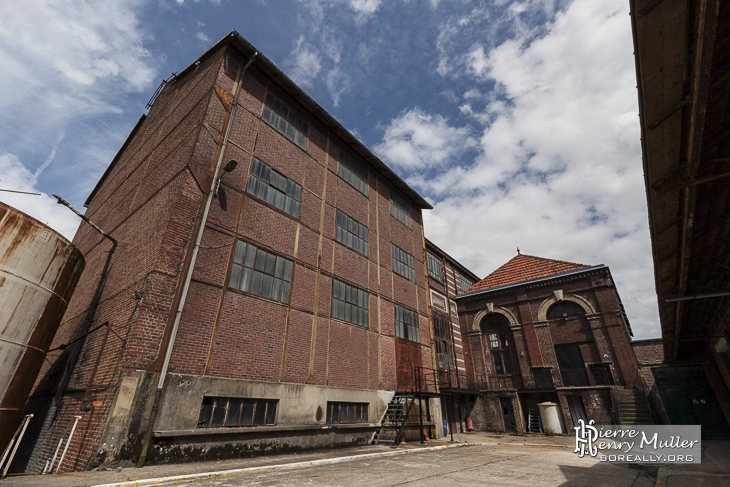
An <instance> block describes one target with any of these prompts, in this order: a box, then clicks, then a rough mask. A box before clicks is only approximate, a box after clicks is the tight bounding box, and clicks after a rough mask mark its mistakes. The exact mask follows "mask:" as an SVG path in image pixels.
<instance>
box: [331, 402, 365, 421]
mask: <svg viewBox="0 0 730 487" xmlns="http://www.w3.org/2000/svg"><path fill="white" fill-rule="evenodd" d="M327 422H328V423H367V422H368V403H366V402H334V401H327Z"/></svg>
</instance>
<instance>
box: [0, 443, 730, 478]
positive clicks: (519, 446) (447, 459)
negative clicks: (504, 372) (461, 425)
mask: <svg viewBox="0 0 730 487" xmlns="http://www.w3.org/2000/svg"><path fill="white" fill-rule="evenodd" d="M455 440H457V442H455V443H451V442H447V441H443V440H438V441H430V442H429V444H428V445H425V446H422V445H419V444H417V443H408V444H402V445H401V446H399V447H398V448H397V449H393V448H389V447H386V446H377V445H367V446H362V447H354V448H344V449H337V450H321V451H315V452H302V453H298V454H287V455H270V456H264V457H256V458H246V459H237V460H225V461H217V462H215V461H210V462H198V463H185V464H175V465H153V466H146V467H144V468H139V469H138V468H124V469H121V468H120V469H109V470H106V469H105V470H97V471H90V472H74V473H67V474H60V475H45V476H15V477H8V478H6V479H4V480H0V487H28V486H53V487H72V486H73V487H75V486H112V485H113V486H120V487H141V486H145V485H195V486H205V487H209V486H225V487H234V486H243V485H246V486H249V485H256V486H300V485H311V486H360V485H373V486H386V485H416V484H417V485H426V486H428V485H439V486H443V485H454V484H458V485H462V486H471V485H499V486H502V485H504V486H530V487H541V486H573V485H575V486H584V485H589V486H604V485H606V486H632V487H650V486H654V485H656V486H659V487H685V486H686V487H689V486H693V487H694V486H728V487H730V442H720V441H716V442H711V441H705V442H703V447H702V449H703V459H702V464H700V465H687V466H683V465H670V466H662V467H661V468H658V467H657V466H639V465H617V464H610V463H601V462H599V461H598V460H596V459H592V458H588V457H584V458H580V457H578V455H577V454H575V453H574V452H573V448H574V447H575V440H574V438H571V437H568V436H549V437H548V436H543V435H526V436H512V435H507V436H501V435H494V434H480V433H474V434H462V435H458V436H456V437H455Z"/></svg>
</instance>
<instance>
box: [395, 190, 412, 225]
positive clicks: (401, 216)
mask: <svg viewBox="0 0 730 487" xmlns="http://www.w3.org/2000/svg"><path fill="white" fill-rule="evenodd" d="M390 214H391V215H393V216H394V217H396V218H397V219H398V220H400V221H401V223H403V224H404V225H406V226H408V227H410V226H411V209H410V208H409V207H408V205H406V204H405V203H403V201H402V200H401V199H400V198H398V197H397V196H396V195H394V194H393V193H390Z"/></svg>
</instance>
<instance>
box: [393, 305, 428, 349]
mask: <svg viewBox="0 0 730 487" xmlns="http://www.w3.org/2000/svg"><path fill="white" fill-rule="evenodd" d="M409 320H410V321H411V322H410V323H409ZM393 324H394V326H395V336H396V337H398V338H402V339H404V340H408V341H410V342H414V343H421V328H420V326H419V320H418V313H417V312H416V311H413V310H410V309H408V308H404V307H403V306H400V305H398V304H395V303H393Z"/></svg>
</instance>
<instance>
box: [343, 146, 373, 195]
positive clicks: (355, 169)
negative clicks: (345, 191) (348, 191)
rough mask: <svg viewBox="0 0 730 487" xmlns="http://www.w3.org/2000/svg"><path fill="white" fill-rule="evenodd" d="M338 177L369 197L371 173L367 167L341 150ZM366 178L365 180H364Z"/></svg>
mask: <svg viewBox="0 0 730 487" xmlns="http://www.w3.org/2000/svg"><path fill="white" fill-rule="evenodd" d="M337 175H338V176H339V177H340V179H342V180H343V181H345V182H346V183H347V184H349V185H350V186H352V187H353V188H355V189H356V190H358V191H359V192H361V193H362V194H364V195H365V196H367V195H368V188H369V181H368V180H369V173H368V169H367V166H365V165H364V164H362V163H360V162H358V161H356V160H355V159H353V158H352V157H350V155H349V154H348V153H347V152H345V151H343V150H340V160H339V161H338V167H337ZM363 178H364V179H363Z"/></svg>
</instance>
